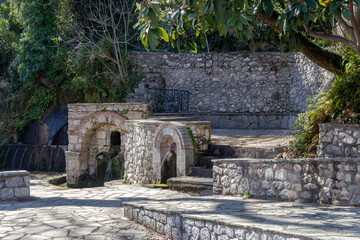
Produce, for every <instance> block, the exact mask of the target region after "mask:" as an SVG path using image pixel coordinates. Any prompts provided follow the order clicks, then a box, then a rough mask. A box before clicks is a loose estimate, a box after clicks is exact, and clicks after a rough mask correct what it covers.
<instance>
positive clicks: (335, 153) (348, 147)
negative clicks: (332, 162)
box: [318, 123, 360, 158]
mask: <svg viewBox="0 0 360 240" xmlns="http://www.w3.org/2000/svg"><path fill="white" fill-rule="evenodd" d="M319 128H320V135H319V148H318V156H319V157H325V158H328V157H329V158H332V157H360V125H359V124H331V123H323V124H319Z"/></svg>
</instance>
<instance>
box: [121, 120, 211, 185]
mask: <svg viewBox="0 0 360 240" xmlns="http://www.w3.org/2000/svg"><path fill="white" fill-rule="evenodd" d="M174 120H176V119H174ZM186 126H188V127H189V128H190V129H191V131H192V132H193V134H194V137H195V140H199V141H200V139H204V140H209V139H210V122H195V121H179V122H169V121H158V120H154V119H146V120H132V121H126V130H125V132H126V134H125V180H126V182H127V183H133V184H144V183H152V182H153V181H158V180H159V179H158V176H157V175H158V174H159V169H156V168H159V167H160V166H158V165H159V164H158V163H160V161H161V159H162V158H163V156H162V155H161V154H163V152H162V151H163V150H162V149H161V146H158V145H159V144H158V145H157V142H158V143H159V142H161V138H163V137H166V136H171V137H172V138H173V139H174V141H175V142H176V144H177V149H178V150H177V160H176V161H177V167H178V168H179V167H181V168H182V171H181V172H179V169H178V175H179V176H184V175H186V174H187V170H188V169H187V167H189V166H190V165H192V164H193V155H194V149H193V148H192V143H191V138H190V136H189V134H188V131H187V130H186ZM162 130H164V131H162ZM177 134H178V135H180V139H178V140H176V138H177V136H174V135H177ZM156 149H158V150H156ZM200 149H201V150H206V149H207V145H206V144H203V145H202V146H200ZM182 150H184V155H182V154H181V151H182ZM179 164H181V165H179ZM160 168H161V167H160Z"/></svg>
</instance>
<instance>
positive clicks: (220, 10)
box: [214, 0, 225, 22]
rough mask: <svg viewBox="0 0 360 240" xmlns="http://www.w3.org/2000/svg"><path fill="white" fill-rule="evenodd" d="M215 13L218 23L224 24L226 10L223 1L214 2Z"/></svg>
mask: <svg viewBox="0 0 360 240" xmlns="http://www.w3.org/2000/svg"><path fill="white" fill-rule="evenodd" d="M214 1H215V4H214V13H215V19H216V20H217V21H218V22H222V21H223V20H224V16H225V12H224V8H223V7H222V6H221V3H222V1H221V0H214Z"/></svg>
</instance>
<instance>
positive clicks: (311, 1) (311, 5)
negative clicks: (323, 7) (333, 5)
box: [305, 0, 317, 9]
mask: <svg viewBox="0 0 360 240" xmlns="http://www.w3.org/2000/svg"><path fill="white" fill-rule="evenodd" d="M305 2H306V5H307V6H308V8H311V9H315V8H316V6H317V5H316V1H315V0H305Z"/></svg>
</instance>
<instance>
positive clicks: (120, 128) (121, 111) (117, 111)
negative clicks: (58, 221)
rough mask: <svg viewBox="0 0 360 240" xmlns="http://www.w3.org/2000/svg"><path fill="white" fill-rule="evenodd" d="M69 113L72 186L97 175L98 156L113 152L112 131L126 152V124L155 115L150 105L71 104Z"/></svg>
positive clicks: (68, 168) (69, 180)
mask: <svg viewBox="0 0 360 240" xmlns="http://www.w3.org/2000/svg"><path fill="white" fill-rule="evenodd" d="M68 111H69V113H68V125H69V126H68V136H69V144H68V151H67V152H66V173H67V183H68V186H77V185H78V184H79V181H80V180H79V179H80V176H82V175H83V174H89V175H90V176H93V175H94V174H96V168H97V161H96V159H95V156H96V155H97V154H99V153H101V152H108V151H109V149H110V136H111V132H119V133H120V136H121V149H122V150H123V149H124V148H125V147H124V143H125V138H124V136H125V121H126V120H128V119H143V118H147V117H148V116H149V115H151V111H150V110H149V106H148V104H142V103H138V104H137V103H104V104H99V103H98V104H96V103H89V104H86V103H83V104H69V105H68Z"/></svg>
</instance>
